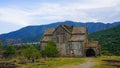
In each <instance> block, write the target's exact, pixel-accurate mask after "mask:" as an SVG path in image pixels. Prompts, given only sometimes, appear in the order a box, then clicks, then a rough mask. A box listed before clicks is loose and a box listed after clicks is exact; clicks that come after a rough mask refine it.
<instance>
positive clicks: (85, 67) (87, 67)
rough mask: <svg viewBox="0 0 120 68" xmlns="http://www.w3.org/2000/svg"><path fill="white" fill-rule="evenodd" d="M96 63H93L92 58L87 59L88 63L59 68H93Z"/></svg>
mask: <svg viewBox="0 0 120 68" xmlns="http://www.w3.org/2000/svg"><path fill="white" fill-rule="evenodd" d="M94 65H95V63H94V62H93V61H92V58H87V59H86V62H85V63H83V64H80V65H76V66H75V65H65V66H62V67H59V68H91V67H92V66H94Z"/></svg>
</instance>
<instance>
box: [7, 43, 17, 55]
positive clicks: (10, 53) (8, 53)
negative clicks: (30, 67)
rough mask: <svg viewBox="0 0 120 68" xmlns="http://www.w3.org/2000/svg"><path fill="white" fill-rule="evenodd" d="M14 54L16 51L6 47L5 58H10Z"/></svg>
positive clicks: (11, 47)
mask: <svg viewBox="0 0 120 68" xmlns="http://www.w3.org/2000/svg"><path fill="white" fill-rule="evenodd" d="M15 53H16V49H15V48H14V47H13V46H10V45H9V46H8V47H7V49H6V50H5V56H6V57H12V56H14V55H15Z"/></svg>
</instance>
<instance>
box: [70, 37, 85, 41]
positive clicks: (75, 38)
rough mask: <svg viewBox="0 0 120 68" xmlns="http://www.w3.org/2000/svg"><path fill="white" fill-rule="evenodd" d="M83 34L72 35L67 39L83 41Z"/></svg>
mask: <svg viewBox="0 0 120 68" xmlns="http://www.w3.org/2000/svg"><path fill="white" fill-rule="evenodd" d="M84 40H85V35H72V37H71V38H70V39H69V41H72V42H73V41H74V42H75V41H84Z"/></svg>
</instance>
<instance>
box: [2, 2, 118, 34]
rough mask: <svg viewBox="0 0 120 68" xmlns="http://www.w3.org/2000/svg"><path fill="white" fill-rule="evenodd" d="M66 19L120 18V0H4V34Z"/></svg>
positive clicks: (113, 19)
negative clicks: (29, 26)
mask: <svg viewBox="0 0 120 68" xmlns="http://www.w3.org/2000/svg"><path fill="white" fill-rule="evenodd" d="M66 20H70V21H76V22H104V23H112V22H117V21H120V0H0V34H2V33H8V32H11V31H15V30H18V29H20V28H22V27H25V26H28V25H42V24H50V23H54V22H62V21H66Z"/></svg>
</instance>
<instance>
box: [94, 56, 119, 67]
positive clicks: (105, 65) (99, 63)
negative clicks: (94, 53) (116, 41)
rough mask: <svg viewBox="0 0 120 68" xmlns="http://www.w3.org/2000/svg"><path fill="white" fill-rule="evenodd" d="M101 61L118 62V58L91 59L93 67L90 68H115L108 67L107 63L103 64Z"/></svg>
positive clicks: (102, 57)
mask: <svg viewBox="0 0 120 68" xmlns="http://www.w3.org/2000/svg"><path fill="white" fill-rule="evenodd" d="M103 60H120V56H101V57H98V58H93V61H94V62H95V65H94V66H93V67H92V68H116V67H114V66H110V65H108V64H109V63H107V62H104V61H103Z"/></svg>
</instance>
